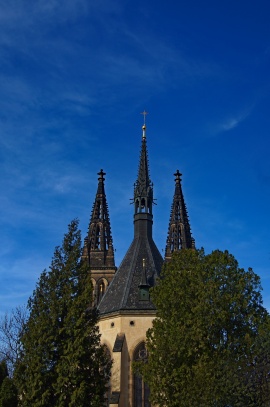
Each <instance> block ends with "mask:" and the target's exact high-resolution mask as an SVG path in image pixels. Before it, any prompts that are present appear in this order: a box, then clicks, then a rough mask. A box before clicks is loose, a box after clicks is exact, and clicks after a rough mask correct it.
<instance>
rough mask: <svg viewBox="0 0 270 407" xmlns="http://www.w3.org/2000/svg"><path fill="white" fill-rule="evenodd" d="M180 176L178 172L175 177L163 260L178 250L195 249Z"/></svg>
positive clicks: (169, 257) (168, 258)
mask: <svg viewBox="0 0 270 407" xmlns="http://www.w3.org/2000/svg"><path fill="white" fill-rule="evenodd" d="M181 175H182V174H180V172H179V170H177V171H176V173H175V174H174V176H175V192H174V196H173V203H172V208H171V215H170V222H169V230H168V237H167V242H166V249H165V260H166V261H167V260H170V259H171V256H172V253H173V252H174V251H177V250H180V249H190V248H194V247H195V241H194V239H193V238H192V237H191V230H190V225H189V220H188V214H187V208H186V205H185V201H184V196H183V192H182V187H181Z"/></svg>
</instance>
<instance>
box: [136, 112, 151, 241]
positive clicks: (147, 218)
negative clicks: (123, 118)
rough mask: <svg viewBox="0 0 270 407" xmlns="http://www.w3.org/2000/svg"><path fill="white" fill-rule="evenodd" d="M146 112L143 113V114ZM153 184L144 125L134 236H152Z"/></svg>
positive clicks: (137, 183) (144, 126)
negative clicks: (145, 234) (143, 234)
mask: <svg viewBox="0 0 270 407" xmlns="http://www.w3.org/2000/svg"><path fill="white" fill-rule="evenodd" d="M145 113H146V112H144V114H145ZM152 206H153V183H152V182H151V180H150V175H149V163H148V153H147V144H146V124H145V122H144V124H143V126H142V144H141V153H140V160H139V169H138V177H137V180H136V182H135V184H134V232H135V236H136V235H138V234H140V235H141V234H142V233H143V230H144V231H145V232H146V233H147V234H149V236H152V224H153V215H152Z"/></svg>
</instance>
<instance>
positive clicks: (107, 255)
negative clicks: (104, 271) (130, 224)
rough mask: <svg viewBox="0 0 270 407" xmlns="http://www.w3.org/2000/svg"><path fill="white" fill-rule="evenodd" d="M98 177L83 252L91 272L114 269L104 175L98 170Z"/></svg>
mask: <svg viewBox="0 0 270 407" xmlns="http://www.w3.org/2000/svg"><path fill="white" fill-rule="evenodd" d="M98 175H99V178H98V188H97V193H96V198H95V201H94V204H93V209H92V215H91V219H90V224H89V228H88V235H87V237H86V238H85V240H84V250H83V258H85V259H86V258H87V259H88V262H89V265H90V269H91V270H94V269H100V268H115V262H114V250H113V242H112V236H111V225H110V218H109V211H108V205H107V199H106V195H105V188H104V176H105V175H106V174H105V172H103V170H100V172H99V173H98Z"/></svg>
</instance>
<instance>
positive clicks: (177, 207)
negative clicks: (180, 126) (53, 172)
mask: <svg viewBox="0 0 270 407" xmlns="http://www.w3.org/2000/svg"><path fill="white" fill-rule="evenodd" d="M143 114H144V118H145V115H146V112H143ZM98 175H99V178H98V189H97V194H96V199H95V202H94V205H93V210H92V215H91V220H90V225H89V230H88V235H87V237H86V239H85V244H84V252H83V256H84V258H85V259H88V261H89V268H90V271H91V275H92V280H93V284H94V287H95V298H96V300H95V303H96V305H97V306H98V310H99V314H100V320H99V329H100V333H101V342H102V343H103V344H104V345H106V347H107V349H108V352H109V353H110V355H111V358H112V359H113V365H112V372H111V381H110V390H109V392H108V393H109V398H108V405H110V407H150V402H149V395H150V393H149V388H148V386H147V384H145V383H144V382H143V381H142V378H141V377H140V376H138V375H136V374H134V373H133V371H132V362H134V361H137V360H147V350H146V347H145V340H146V332H147V330H148V329H149V328H151V327H152V322H153V319H154V318H155V316H156V309H155V306H154V304H153V303H152V301H151V295H150V291H149V290H150V288H151V287H153V286H154V285H155V284H156V280H157V278H158V277H159V276H160V273H161V268H162V264H163V261H164V260H163V258H162V256H161V254H160V252H159V250H158V248H157V246H156V244H155V242H154V240H153V235H152V228H153V203H154V198H153V184H152V181H151V179H150V172H149V162H148V151H147V140H146V125H145V120H144V125H143V126H142V139H141V151H140V156H139V168H138V175H137V180H136V181H135V184H134V192H133V199H132V201H133V207H134V215H133V225H134V237H133V240H132V242H131V245H130V246H129V248H128V250H127V252H126V254H125V256H124V258H123V260H122V262H121V264H120V266H119V268H118V270H117V269H116V267H115V263H114V252H113V244H112V237H111V227H110V220H109V214H108V206H107V201H106V195H105V189H104V176H105V173H104V172H103V170H101V171H100V172H99V173H98ZM192 247H194V239H193V238H192V237H191V230H190V226H189V220H188V215H187V209H186V206H185V202H184V197H183V193H182V188H181V174H180V173H179V171H178V170H177V172H176V174H175V192H174V196H173V203H172V209H171V215H170V221H169V231H168V237H167V242H166V249H165V261H169V260H170V259H171V256H172V253H173V252H174V251H177V250H180V249H182V248H192Z"/></svg>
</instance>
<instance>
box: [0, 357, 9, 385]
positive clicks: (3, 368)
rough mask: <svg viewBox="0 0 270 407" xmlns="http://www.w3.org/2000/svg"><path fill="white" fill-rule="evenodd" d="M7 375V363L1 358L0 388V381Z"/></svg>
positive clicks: (0, 382)
mask: <svg viewBox="0 0 270 407" xmlns="http://www.w3.org/2000/svg"><path fill="white" fill-rule="evenodd" d="M7 376H8V368H7V363H6V361H5V360H4V359H3V360H1V362H0V388H1V386H2V383H3V381H4V379H5V378H6V377H7Z"/></svg>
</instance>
